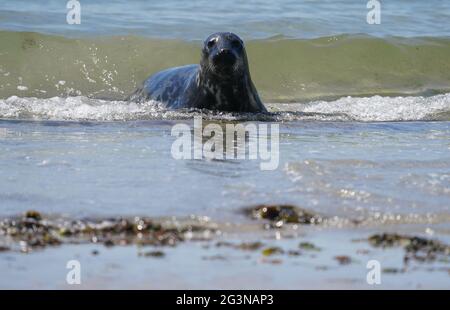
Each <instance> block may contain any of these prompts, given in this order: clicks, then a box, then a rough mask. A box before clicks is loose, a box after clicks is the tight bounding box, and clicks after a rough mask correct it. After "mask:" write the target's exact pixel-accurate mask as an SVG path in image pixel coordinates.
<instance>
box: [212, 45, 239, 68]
mask: <svg viewBox="0 0 450 310" xmlns="http://www.w3.org/2000/svg"><path fill="white" fill-rule="evenodd" d="M213 61H214V63H215V64H216V65H233V64H234V63H235V62H236V57H235V55H234V54H233V52H232V51H231V50H229V49H225V48H222V49H220V50H219V52H218V53H217V55H215V56H214V58H213Z"/></svg>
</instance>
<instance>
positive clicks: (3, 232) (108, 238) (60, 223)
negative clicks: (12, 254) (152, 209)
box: [0, 211, 214, 252]
mask: <svg viewBox="0 0 450 310" xmlns="http://www.w3.org/2000/svg"><path fill="white" fill-rule="evenodd" d="M213 230H214V229H213V228H211V227H207V225H205V226H202V225H200V224H192V223H185V224H180V223H172V224H167V223H164V224H163V222H162V221H160V222H158V221H156V220H154V219H150V218H145V217H134V218H121V217H117V218H108V219H82V220H67V219H62V218H59V219H50V218H45V217H43V216H42V215H41V214H40V213H39V212H37V211H28V212H26V213H25V214H24V215H22V216H18V217H13V218H6V219H3V220H1V221H0V237H2V239H4V240H6V241H7V242H8V241H12V243H13V244H18V245H19V248H20V251H22V252H29V251H30V250H32V249H34V248H45V247H47V246H57V245H60V244H63V243H72V244H78V243H102V244H104V245H105V246H115V245H129V244H136V245H143V246H145V245H154V246H175V245H176V244H177V243H178V242H181V241H184V239H185V235H186V234H187V233H192V234H193V233H199V232H206V231H213ZM10 243H11V242H10ZM1 248H2V250H10V249H11V248H10V247H6V246H2V247H1Z"/></svg>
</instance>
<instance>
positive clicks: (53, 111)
mask: <svg viewBox="0 0 450 310" xmlns="http://www.w3.org/2000/svg"><path fill="white" fill-rule="evenodd" d="M268 107H269V110H270V111H272V112H276V113H275V114H274V117H272V119H274V120H277V121H290V120H304V119H313V120H331V121H333V120H336V121H342V120H355V121H413V120H433V119H439V118H438V114H441V113H450V93H448V94H442V95H435V96H431V97H420V96H417V97H413V96H410V97H381V96H373V97H365V98H354V97H344V98H341V99H338V100H335V101H314V102H310V103H307V104H301V103H297V104H293V103H289V104H281V103H279V104H269V105H268ZM195 113H201V112H195ZM202 115H203V116H204V117H206V118H212V119H224V120H236V119H249V120H267V119H268V117H267V115H266V116H261V117H258V116H252V115H249V114H247V115H236V114H230V113H202ZM192 117H193V113H186V111H167V110H164V109H162V108H161V107H160V106H159V105H158V104H157V103H156V102H152V101H149V102H146V103H141V104H137V103H133V102H126V101H107V100H99V99H92V98H87V97H84V96H77V97H67V98H62V97H53V98H47V99H40V98H30V97H29V98H21V97H17V96H12V97H9V98H7V99H1V100H0V118H8V119H11V118H12V119H33V120H40V119H42V120H91V121H115V120H140V119H187V118H192ZM269 119H271V118H270V117H269Z"/></svg>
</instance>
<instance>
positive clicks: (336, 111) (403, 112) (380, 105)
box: [296, 93, 450, 121]
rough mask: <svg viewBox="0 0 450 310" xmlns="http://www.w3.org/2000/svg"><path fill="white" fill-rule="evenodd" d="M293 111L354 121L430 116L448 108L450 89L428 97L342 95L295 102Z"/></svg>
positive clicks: (447, 110) (422, 118)
mask: <svg viewBox="0 0 450 310" xmlns="http://www.w3.org/2000/svg"><path fill="white" fill-rule="evenodd" d="M296 111H297V112H305V113H324V114H328V115H335V116H338V115H341V116H342V115H344V116H346V117H347V118H348V119H351V120H356V121H413V120H425V119H427V120H429V119H434V118H433V116H434V115H436V114H438V113H443V112H449V111H450V93H447V94H442V95H436V96H431V97H421V96H416V97H413V96H409V97H381V96H373V97H364V98H354V97H344V98H341V99H338V100H336V101H331V102H330V101H315V102H311V103H308V104H300V105H296Z"/></svg>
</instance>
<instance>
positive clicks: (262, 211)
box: [244, 205, 324, 225]
mask: <svg viewBox="0 0 450 310" xmlns="http://www.w3.org/2000/svg"><path fill="white" fill-rule="evenodd" d="M244 213H245V214H246V215H247V216H250V217H252V218H254V219H264V220H269V221H271V222H281V223H293V224H306V225H308V224H319V223H322V222H323V220H324V218H323V217H322V216H320V215H318V214H315V213H312V212H310V211H307V210H304V209H301V208H298V207H296V206H292V205H258V206H255V207H251V208H247V209H244Z"/></svg>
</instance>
